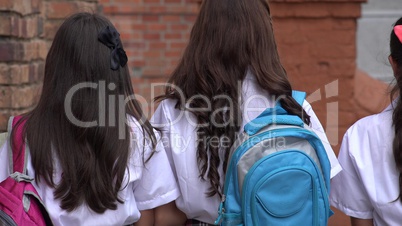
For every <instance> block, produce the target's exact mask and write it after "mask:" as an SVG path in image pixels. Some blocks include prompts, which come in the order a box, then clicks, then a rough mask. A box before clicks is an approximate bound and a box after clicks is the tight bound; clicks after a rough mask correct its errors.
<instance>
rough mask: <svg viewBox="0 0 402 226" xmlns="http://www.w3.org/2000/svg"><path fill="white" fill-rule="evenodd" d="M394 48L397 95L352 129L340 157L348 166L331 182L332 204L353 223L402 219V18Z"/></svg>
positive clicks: (393, 36) (394, 92)
mask: <svg viewBox="0 0 402 226" xmlns="http://www.w3.org/2000/svg"><path fill="white" fill-rule="evenodd" d="M390 49H391V54H390V56H389V62H390V64H391V66H392V69H393V72H394V75H395V80H396V85H395V86H394V88H393V90H392V92H391V100H392V99H394V100H393V101H392V103H391V104H390V105H389V106H388V107H387V108H386V109H385V110H384V111H382V112H381V113H379V114H376V115H371V116H368V117H365V118H363V119H360V120H359V121H358V122H356V123H355V124H354V125H353V126H351V127H350V128H349V129H348V131H347V132H346V134H345V136H344V138H343V141H342V145H341V149H340V152H339V156H338V159H339V162H340V164H341V166H342V168H343V171H342V172H341V173H340V174H339V175H338V176H336V177H335V178H333V180H332V183H331V195H330V200H331V205H333V206H334V207H336V208H338V209H339V210H341V211H342V212H344V213H345V214H346V215H348V216H350V217H351V221H352V225H353V226H373V225H378V226H384V225H390V226H394V225H395V226H396V225H401V224H402V199H401V197H402V99H401V98H400V93H401V90H402V18H400V19H399V20H398V21H397V22H396V23H395V25H394V27H393V30H392V32H391V39H390ZM395 97H396V98H395Z"/></svg>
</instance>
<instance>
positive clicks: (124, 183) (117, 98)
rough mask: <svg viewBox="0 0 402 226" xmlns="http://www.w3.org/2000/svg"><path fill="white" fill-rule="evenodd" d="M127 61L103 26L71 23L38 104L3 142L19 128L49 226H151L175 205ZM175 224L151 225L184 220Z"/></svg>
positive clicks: (5, 171) (3, 174) (83, 16)
mask: <svg viewBox="0 0 402 226" xmlns="http://www.w3.org/2000/svg"><path fill="white" fill-rule="evenodd" d="M126 63H127V56H126V53H125V51H124V49H123V46H122V43H121V41H120V38H119V33H118V32H117V30H116V29H115V28H114V26H113V25H112V23H111V22H110V21H109V20H108V19H106V18H105V17H103V16H100V15H96V14H90V13H78V14H74V15H72V16H70V17H69V18H67V19H66V20H65V21H64V23H63V24H62V25H61V26H60V28H59V29H58V31H57V33H56V35H55V38H54V40H53V43H52V46H51V47H50V50H49V53H48V55H47V58H46V65H45V76H44V82H43V89H42V95H41V97H40V100H39V103H38V105H37V106H36V107H35V108H34V109H33V110H31V111H30V112H28V113H26V114H24V115H23V116H22V118H21V119H20V120H19V121H18V123H17V124H16V125H15V126H13V129H12V132H11V134H10V136H11V140H13V137H14V136H18V134H17V133H16V132H14V131H17V128H20V127H22V131H23V133H22V134H23V137H24V140H26V142H27V145H28V146H29V149H30V153H29V154H30V156H29V157H28V159H27V163H28V165H27V170H28V171H27V172H28V176H29V177H31V178H35V181H34V182H33V185H34V187H35V188H36V190H37V191H38V193H39V195H40V197H41V198H42V200H43V204H44V205H45V207H46V208H47V211H48V213H49V215H50V218H51V221H52V222H53V225H55V226H71V225H85V226H86V225H118V226H121V225H129V224H133V223H135V225H146V226H151V225H154V223H155V218H154V208H157V209H158V208H161V209H172V208H175V207H174V202H172V201H174V200H175V199H176V198H177V197H179V195H180V193H179V190H178V188H177V185H176V182H175V178H174V175H173V173H172V170H171V168H170V165H169V162H168V159H167V157H166V153H165V150H164V148H163V145H162V144H160V143H159V138H158V134H157V133H156V132H155V130H154V128H153V127H152V126H151V124H150V123H149V121H148V120H147V119H146V117H145V116H144V114H143V112H142V110H141V108H140V105H139V103H138V102H137V101H136V100H135V98H134V91H133V89H132V85H131V80H130V75H129V71H128V67H127V65H126ZM8 147H9V145H8V144H5V145H3V146H2V147H1V148H0V181H3V180H4V179H6V178H7V177H8V175H9V174H10V172H9V167H8V166H9V156H8V151H7V148H8ZM173 212H174V211H173ZM140 216H141V218H140ZM182 219H183V218H182ZM174 220H175V221H172V222H166V221H165V222H164V223H163V224H159V225H178V224H180V223H182V222H183V221H185V218H184V220H181V219H180V218H174Z"/></svg>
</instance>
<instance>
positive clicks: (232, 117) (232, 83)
mask: <svg viewBox="0 0 402 226" xmlns="http://www.w3.org/2000/svg"><path fill="white" fill-rule="evenodd" d="M271 22H272V20H271V17H270V9H269V6H268V3H267V1H266V0H203V1H202V5H201V9H200V13H199V15H198V18H197V20H196V21H195V24H194V26H193V28H192V31H191V35H190V40H189V44H188V46H187V48H186V49H185V51H184V54H183V57H182V59H181V61H180V62H179V64H178V66H177V67H176V69H175V70H174V72H173V74H172V75H171V77H170V79H169V81H168V86H167V89H166V91H165V93H164V95H162V96H160V97H158V98H157V100H158V101H161V102H160V104H159V106H158V108H157V110H156V112H155V114H154V116H153V119H152V121H153V123H155V124H154V126H155V127H160V128H161V131H162V134H163V140H164V142H163V143H164V145H165V149H166V152H167V154H168V158H169V160H170V164H171V165H172V168H173V171H174V173H175V175H176V179H177V181H178V184H179V187H180V191H181V194H182V195H181V197H179V198H178V199H177V200H176V205H177V207H178V208H179V209H180V210H181V211H183V212H184V213H185V214H186V215H187V218H188V219H190V220H189V221H188V225H208V224H213V223H214V221H215V220H216V218H217V216H218V206H219V204H220V201H221V196H222V185H223V181H224V175H225V169H226V167H227V163H228V158H229V156H228V154H229V149H230V147H231V146H232V144H233V142H234V141H235V138H236V134H237V133H239V132H241V131H243V127H244V125H245V124H246V123H248V122H249V121H250V120H252V119H254V118H256V117H257V116H258V115H259V114H260V113H261V112H262V111H264V110H265V109H266V108H268V107H273V106H274V105H275V102H276V101H279V102H280V104H281V105H282V106H283V107H284V108H285V109H286V110H287V111H288V112H290V113H291V114H294V115H298V116H300V118H302V119H303V120H304V122H306V123H307V124H309V125H310V126H311V127H312V128H313V129H314V130H315V132H316V134H317V135H318V136H319V137H320V138H321V140H322V141H323V143H324V146H325V149H326V151H327V153H328V157H329V159H330V161H331V167H332V169H331V176H334V175H336V174H337V173H338V172H339V171H340V170H341V168H340V166H339V163H338V161H337V160H336V156H335V154H334V152H333V150H332V148H331V146H330V144H329V142H328V139H327V137H326V135H325V133H324V130H323V128H322V126H321V124H320V122H319V120H318V118H317V117H316V115H315V114H314V112H313V110H312V108H311V106H310V104H309V103H307V102H304V104H303V107H302V106H300V105H299V104H298V103H297V102H296V101H295V100H294V99H293V97H292V86H291V84H290V82H289V80H288V78H287V74H286V72H285V69H284V68H283V67H282V64H281V62H280V59H279V55H278V52H277V48H276V43H275V39H274V33H273V30H272V23H271ZM156 215H158V211H157V212H156Z"/></svg>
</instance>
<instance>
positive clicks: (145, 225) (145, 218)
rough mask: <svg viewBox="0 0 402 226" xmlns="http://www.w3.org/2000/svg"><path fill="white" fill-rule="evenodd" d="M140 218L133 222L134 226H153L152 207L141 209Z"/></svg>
mask: <svg viewBox="0 0 402 226" xmlns="http://www.w3.org/2000/svg"><path fill="white" fill-rule="evenodd" d="M140 212H141V217H140V219H139V220H138V221H137V222H135V223H134V226H153V225H154V215H155V213H154V212H155V211H154V210H153V209H150V210H142V211H140Z"/></svg>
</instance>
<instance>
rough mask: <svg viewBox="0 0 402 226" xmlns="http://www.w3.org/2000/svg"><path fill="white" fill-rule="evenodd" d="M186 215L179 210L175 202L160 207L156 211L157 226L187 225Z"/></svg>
mask: <svg viewBox="0 0 402 226" xmlns="http://www.w3.org/2000/svg"><path fill="white" fill-rule="evenodd" d="M186 220H187V217H186V215H185V214H184V213H183V212H181V211H180V210H179V209H177V207H176V204H175V203H174V202H170V203H168V204H165V205H162V206H159V207H157V208H156V209H155V225H157V226H177V225H185V223H186Z"/></svg>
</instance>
